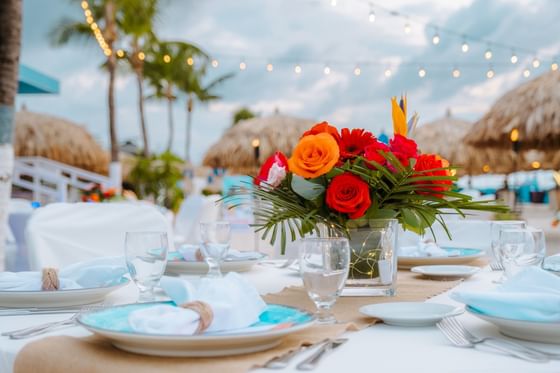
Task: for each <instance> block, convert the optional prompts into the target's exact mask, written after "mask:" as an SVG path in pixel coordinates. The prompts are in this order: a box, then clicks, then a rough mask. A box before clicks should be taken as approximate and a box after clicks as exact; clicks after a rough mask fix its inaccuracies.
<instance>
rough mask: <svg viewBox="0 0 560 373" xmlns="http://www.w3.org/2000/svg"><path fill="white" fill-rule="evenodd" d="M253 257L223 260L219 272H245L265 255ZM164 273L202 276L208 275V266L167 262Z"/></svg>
mask: <svg viewBox="0 0 560 373" xmlns="http://www.w3.org/2000/svg"><path fill="white" fill-rule="evenodd" d="M255 254H256V255H258V256H255V257H254V258H251V259H242V258H233V257H229V258H226V259H224V261H222V262H221V263H220V270H221V271H222V273H227V272H247V271H250V270H251V268H253V266H254V265H255V264H257V263H258V262H260V261H261V260H262V259H263V258H266V255H265V254H262V253H255ZM165 272H166V273H175V274H195V275H204V274H206V273H208V264H206V262H190V261H189V262H187V261H184V260H168V262H167V267H166V268H165Z"/></svg>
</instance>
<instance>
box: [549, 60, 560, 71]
mask: <svg viewBox="0 0 560 373" xmlns="http://www.w3.org/2000/svg"><path fill="white" fill-rule="evenodd" d="M550 70H552V71H556V70H558V62H556V61H553V62H552V63H551V64H550Z"/></svg>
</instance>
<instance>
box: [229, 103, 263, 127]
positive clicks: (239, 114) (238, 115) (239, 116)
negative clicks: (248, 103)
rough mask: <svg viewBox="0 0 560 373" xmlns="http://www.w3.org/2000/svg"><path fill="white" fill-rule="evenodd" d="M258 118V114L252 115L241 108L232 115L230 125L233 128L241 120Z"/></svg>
mask: <svg viewBox="0 0 560 373" xmlns="http://www.w3.org/2000/svg"><path fill="white" fill-rule="evenodd" d="M256 116H258V114H255V113H253V112H252V111H251V110H250V109H249V108H247V107H242V108H239V109H238V110H237V111H235V112H234V113H233V120H232V123H231V125H232V126H235V125H236V124H237V123H238V122H240V121H242V120H247V119H251V118H254V117H256Z"/></svg>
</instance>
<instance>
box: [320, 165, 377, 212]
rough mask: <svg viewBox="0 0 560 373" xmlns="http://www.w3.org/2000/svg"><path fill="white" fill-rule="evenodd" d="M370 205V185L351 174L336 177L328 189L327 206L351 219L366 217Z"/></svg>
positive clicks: (346, 173)
mask: <svg viewBox="0 0 560 373" xmlns="http://www.w3.org/2000/svg"><path fill="white" fill-rule="evenodd" d="M370 205H371V199H370V197H369V186H368V184H367V183H366V182H365V181H363V180H362V179H361V178H360V177H359V176H356V175H354V174H352V173H350V172H345V173H343V174H341V175H338V176H335V177H334V178H333V179H332V180H331V183H330V184H329V186H328V187H327V206H329V207H330V208H331V209H333V210H335V211H338V212H342V213H344V214H348V217H349V218H350V219H358V218H360V217H362V216H364V214H365V213H366V210H367V209H368V208H369V206H370Z"/></svg>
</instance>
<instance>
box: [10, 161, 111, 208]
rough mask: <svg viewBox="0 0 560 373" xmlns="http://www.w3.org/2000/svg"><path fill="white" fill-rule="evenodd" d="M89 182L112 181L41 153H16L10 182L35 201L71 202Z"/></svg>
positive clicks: (101, 182) (108, 184)
mask: <svg viewBox="0 0 560 373" xmlns="http://www.w3.org/2000/svg"><path fill="white" fill-rule="evenodd" d="M92 183H94V184H101V185H103V186H110V185H111V182H110V179H109V178H108V177H107V176H103V175H99V174H96V173H93V172H89V171H86V170H82V169H80V168H77V167H72V166H68V165H66V164H64V163H60V162H56V161H52V160H50V159H46V158H42V157H18V158H16V159H15V162H14V173H13V178H12V184H13V185H16V186H18V187H20V188H23V189H26V190H30V191H31V192H33V200H34V201H41V202H42V203H46V202H67V201H70V202H74V201H77V200H78V199H79V198H80V192H81V191H83V190H87V189H88V188H90V187H91V184H92Z"/></svg>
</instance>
